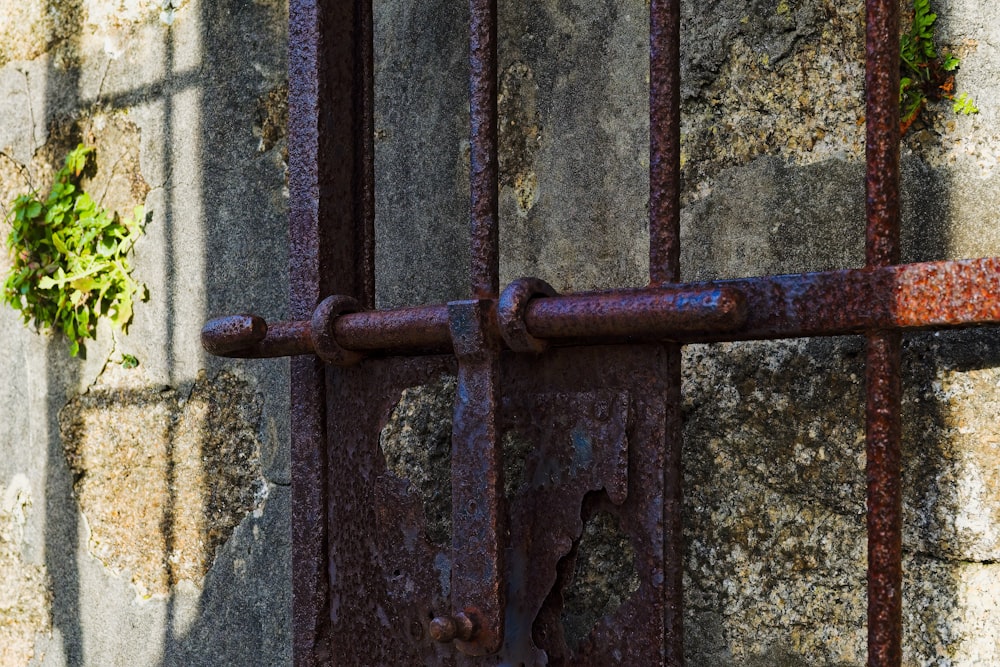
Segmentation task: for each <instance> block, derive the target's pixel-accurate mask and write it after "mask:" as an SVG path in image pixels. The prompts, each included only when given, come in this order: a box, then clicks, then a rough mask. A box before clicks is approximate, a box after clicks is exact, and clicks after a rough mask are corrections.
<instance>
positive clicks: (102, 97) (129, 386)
mask: <svg viewBox="0 0 1000 667" xmlns="http://www.w3.org/2000/svg"><path fill="white" fill-rule="evenodd" d="M7 4H8V5H10V6H7V5H5V6H4V8H3V9H2V10H0V151H2V152H3V154H2V155H0V201H2V202H3V203H4V205H7V203H8V202H9V201H10V199H11V197H12V196H13V195H14V194H16V193H19V192H23V191H25V189H26V188H27V187H29V186H30V187H35V188H39V189H41V188H44V187H46V184H47V179H48V180H51V176H52V173H53V172H54V170H55V169H56V168H58V166H59V164H60V161H61V159H62V157H63V156H64V155H65V153H66V151H67V150H68V149H69V148H70V147H72V146H73V145H75V144H76V142H78V141H80V140H86V141H87V142H88V143H90V144H92V145H94V146H96V147H97V170H96V172H95V173H94V174H93V175H92V176H91V177H90V180H89V181H88V186H87V187H88V188H89V189H90V190H91V191H93V192H102V193H105V194H104V201H105V203H106V205H107V206H109V207H111V208H114V209H116V210H121V211H123V212H124V211H127V210H130V209H131V207H132V206H134V205H135V204H137V203H144V204H145V206H146V209H147V211H148V214H149V218H148V222H147V227H146V230H147V231H146V235H145V236H144V237H143V239H142V240H141V241H140V242H139V244H137V246H136V249H135V264H136V267H137V268H136V274H137V277H138V278H139V279H140V280H141V281H143V282H144V283H145V284H146V285H147V286H148V289H149V294H150V298H149V301H148V302H146V303H143V304H139V305H138V306H137V308H136V312H135V320H134V322H133V324H132V326H131V328H130V329H129V332H128V334H127V335H123V334H120V333H113V332H112V331H111V330H110V329H102V330H101V331H100V333H99V336H98V339H97V340H96V341H95V342H92V343H91V344H90V345H88V354H87V358H86V360H79V359H74V358H71V357H70V356H69V354H68V353H67V351H66V347H65V344H64V341H62V340H61V339H60V338H58V337H46V336H40V335H37V334H35V333H33V332H31V331H29V330H27V329H26V328H25V327H24V326H23V325H22V324H21V323H20V320H19V317H18V315H17V313H15V312H14V311H12V310H10V309H6V308H4V309H0V330H2V338H3V340H4V348H3V349H4V352H3V354H0V377H2V378H3V380H2V382H0V396H2V398H3V402H2V405H4V406H6V407H4V409H3V412H2V413H0V454H2V455H0V502H2V504H0V665H3V666H4V667H6V666H7V665H12V666H13V665H17V666H20V665H27V664H32V665H35V664H37V665H74V666H75V665H116V664H121V665H132V664H143V665H146V664H148V665H199V664H205V665H219V664H231V665H252V664H254V665H255V664H267V665H272V664H273V665H280V664H289V663H290V660H291V658H290V608H289V598H290V591H291V573H290V562H289V555H288V554H289V530H288V507H289V500H290V498H289V496H290V493H289V484H290V479H289V473H288V454H287V442H288V428H289V425H288V422H287V414H288V405H287V401H288V399H287V396H288V386H287V383H288V380H287V364H286V362H283V361H268V362H263V361H255V362H247V363H243V362H232V361H225V362H224V361H220V360H216V359H213V358H210V357H208V356H206V355H204V354H203V353H202V352H201V351H200V348H199V345H198V340H197V337H198V330H199V329H200V326H201V324H202V322H203V321H204V320H205V319H207V318H208V317H211V316H214V315H218V314H223V313H230V312H245V311H253V312H257V313H259V314H261V315H263V316H265V317H266V318H267V319H269V320H276V319H281V318H282V317H283V316H284V315H285V312H284V311H285V307H286V304H287V296H286V290H287V268H286V254H287V231H286V229H285V210H286V199H287V191H286V189H285V180H284V179H285V174H284V170H285V158H286V156H285V153H284V151H285V141H284V122H285V116H286V113H287V112H286V110H285V97H286V94H287V83H286V81H287V78H286V74H285V68H286V62H285V46H286V28H285V24H286V20H287V5H286V3H285V2H281V1H280V0H277V1H275V0H212V1H210V0H166V1H162V0H155V1H154V0H25V1H23V2H19V3H7ZM499 4H500V18H501V29H500V37H501V39H500V99H499V105H500V113H501V121H502V127H501V137H500V139H501V147H502V155H501V172H502V173H501V241H502V250H503V253H502V265H501V274H502V282H504V283H506V282H508V281H509V280H511V279H513V278H516V277H519V276H524V275H533V276H538V277H541V278H544V279H545V280H547V281H549V282H550V283H551V284H553V285H554V286H555V287H556V288H557V289H558V290H561V291H569V290H580V289H589V288H599V287H615V286H628V285H640V284H643V283H644V282H645V274H646V252H647V251H646V244H647V239H648V228H647V222H646V217H647V213H646V191H647V183H648V181H647V177H646V172H647V169H648V157H647V149H646V145H647V140H648V128H647V121H646V118H647V101H646V92H645V91H646V89H647V69H646V67H647V65H646V57H647V56H646V53H647V36H646V30H647V25H648V5H647V3H646V2H644V1H643V0H617V1H612V0H591V1H589V2H566V1H563V0H511V1H509V2H503V1H501V2H500V3H499ZM375 6H376V45H375V57H376V61H377V63H376V65H377V67H376V78H377V81H376V84H377V85H376V107H377V114H376V123H375V139H376V178H377V219H376V226H377V235H378V246H377V256H376V261H377V267H378V272H377V281H378V301H379V305H380V306H383V307H390V306H398V305H403V304H410V303H421V302H425V301H442V300H447V299H452V298H461V297H463V296H464V295H465V293H466V289H467V288H466V283H467V275H466V274H467V265H468V262H467V250H466V247H467V238H468V231H467V217H468V203H467V201H468V197H467V190H468V137H467V127H468V108H467V101H466V100H467V98H466V47H467V38H466V37H465V34H466V33H465V30H466V28H465V25H466V21H467V11H468V10H467V8H466V5H465V3H462V2H458V3H456V2H451V1H450V0H449V1H447V2H446V1H445V0H428V1H427V2H422V3H406V2H390V3H376V5H375ZM682 6H683V21H684V29H685V33H684V42H683V61H682V75H683V80H684V84H683V104H684V119H683V127H682V131H683V160H684V163H683V164H684V192H683V201H684V204H685V208H684V214H683V229H682V234H683V242H682V243H683V245H682V247H683V257H682V262H683V269H682V270H683V273H684V277H685V279H696V278H698V279H700V278H711V277H738V276H744V275H760V274H766V273H781V272H791V271H802V270H817V269H829V268H839V267H847V266H858V265H860V264H861V263H862V261H863V222H862V220H863V210H864V192H863V164H862V160H863V146H862V143H863V123H862V121H863V104H862V94H863V90H862V86H863V61H862V53H863V41H862V20H863V15H862V3H861V2H860V1H859V0H847V1H846V2H833V1H832V0H780V1H779V0H768V1H765V0H754V1H752V2H751V1H749V0H743V1H737V0H720V1H718V2H712V3H694V2H683V3H682ZM934 9H935V11H936V12H937V13H938V15H939V17H940V18H939V20H938V30H937V32H938V35H939V37H940V40H941V42H942V43H943V44H946V45H948V46H949V47H950V48H951V49H952V50H954V51H955V52H956V53H957V54H958V55H959V56H961V58H962V66H961V69H960V70H959V72H958V75H957V80H956V85H957V88H958V89H959V90H962V91H966V92H968V93H969V94H971V95H972V97H973V98H974V99H975V100H976V102H977V104H978V106H979V108H980V110H981V111H980V113H979V114H978V115H974V116H958V115H955V114H953V113H952V112H951V110H950V108H949V107H950V105H949V104H947V102H938V103H934V104H931V105H930V106H929V107H928V108H927V109H926V110H925V112H924V114H923V117H922V120H921V121H918V123H917V124H915V125H914V126H913V127H912V128H911V129H910V131H909V133H908V134H907V136H906V138H905V140H904V147H903V163H904V230H903V235H904V246H903V252H904V256H905V259H906V260H907V261H916V260H929V259H942V258H960V257H975V256H984V255H998V254H1000V224H997V223H996V222H994V221H993V218H992V216H991V214H992V213H993V212H994V211H995V209H996V202H997V201H998V199H1000V173H998V169H997V166H998V165H997V161H998V157H1000V133H998V132H997V131H996V130H995V128H996V127H1000V123H998V120H1000V96H998V95H997V93H996V92H994V91H993V90H991V88H990V85H989V84H990V82H991V81H994V80H996V79H997V77H998V74H1000V53H998V51H997V47H996V44H998V43H1000V12H998V10H996V9H994V8H993V7H992V5H987V4H986V3H979V2H975V1H973V0H935V1H934ZM906 340H907V343H906V348H905V352H904V368H905V371H904V386H905V387H906V394H905V398H904V403H905V405H904V424H905V434H904V437H905V444H904V447H905V451H906V464H905V466H906V468H905V488H906V528H905V536H904V550H905V568H906V589H905V593H904V594H905V610H906V611H905V623H906V636H905V640H904V643H905V647H906V648H905V659H904V662H905V664H906V665H908V666H909V665H953V666H956V667H957V666H965V665H974V664H994V663H1000V630H998V628H1000V604H998V603H997V602H996V599H998V598H1000V570H998V569H997V568H998V566H997V565H996V564H995V563H996V561H997V559H998V553H1000V530H998V526H1000V479H997V472H996V470H998V469H1000V465H998V464H1000V460H998V459H1000V444H998V443H1000V388H998V387H1000V370H998V369H1000V343H998V342H997V340H998V339H997V337H996V334H995V333H993V332H990V331H965V332H955V333H947V334H944V333H942V334H918V335H911V336H908V337H907V339H906ZM126 355H132V356H134V357H136V358H137V359H138V360H139V365H138V366H137V367H134V368H126V366H128V365H130V364H127V363H122V362H123V361H125V360H126V359H127V358H128V357H127V356H126ZM862 357H863V355H862V344H861V341H860V340H858V339H855V338H836V339H826V340H811V341H806V340H793V341H784V342H771V343H740V344H729V345H711V346H689V347H687V348H685V356H684V368H685V375H684V407H685V411H686V419H687V421H686V427H685V451H684V457H685V459H684V460H685V482H686V493H687V500H686V512H685V525H686V531H687V532H686V539H687V545H686V548H687V567H686V576H685V585H686V595H687V605H688V612H687V622H686V643H687V653H688V656H689V664H692V665H699V666H706V667H715V666H720V667H721V666H723V665H726V666H728V665H768V666H770V665H794V666H800V665H802V666H804V665H809V666H813V665H831V666H832V665H852V666H853V665H861V664H863V663H864V638H865V632H864V615H865V605H864V572H865V551H864V539H865V538H864V514H863V512H864V455H863V432H862V410H863V408H862V401H863V392H864V387H863V359H862ZM452 391H454V388H453V383H451V381H450V380H449V379H448V378H445V379H443V380H442V381H441V382H439V383H437V384H435V385H433V386H430V387H427V388H425V389H414V390H411V391H409V392H407V393H406V394H405V395H404V400H403V402H401V404H400V406H399V407H398V408H397V409H396V411H394V416H393V419H392V421H391V422H390V423H389V424H388V425H387V427H386V429H385V430H384V431H383V440H384V443H383V444H384V447H385V449H386V451H387V452H391V453H392V461H391V462H390V463H391V464H392V465H395V466H396V467H397V468H399V470H400V474H401V475H404V474H405V476H407V477H409V478H410V479H411V480H413V479H417V480H420V483H421V484H422V485H423V487H426V488H423V487H422V489H421V491H422V492H425V493H426V494H427V495H428V497H435V493H436V492H435V488H436V486H441V485H445V484H446V482H445V479H446V478H445V476H443V475H441V474H440V472H441V471H440V470H439V469H438V468H439V466H440V457H437V456H436V455H435V454H434V452H431V454H426V453H424V452H425V451H427V448H428V445H436V446H438V449H440V444H441V443H442V442H444V443H446V442H447V433H448V429H447V420H448V413H449V411H448V409H447V405H449V402H450V394H449V392H452ZM435 451H436V450H435ZM416 454H420V455H416ZM610 523H611V522H608V521H604V522H603V523H602V522H600V521H598V522H592V523H588V527H589V526H591V525H593V527H594V528H593V533H594V534H591V533H588V534H587V535H585V542H586V544H582V545H581V547H580V551H581V554H580V556H579V558H578V561H579V562H580V563H584V564H587V565H585V566H583V568H584V570H585V571H583V572H582V573H581V574H580V575H579V580H578V582H576V583H574V584H573V586H572V588H571V590H572V592H573V593H572V594H573V596H574V599H575V600H577V602H576V603H574V604H575V605H576V606H575V607H574V610H575V611H574V615H573V617H572V618H571V619H569V620H568V621H567V622H568V625H567V628H568V631H569V632H570V633H571V634H573V635H574V636H582V634H585V633H586V631H587V627H589V625H590V624H592V623H593V622H594V619H595V618H596V616H595V613H594V611H593V610H594V609H595V608H598V607H600V608H602V609H604V608H608V607H609V606H610V607H613V606H614V605H616V604H618V603H619V602H620V601H621V599H622V598H623V596H625V595H627V594H628V592H629V590H630V588H629V586H630V579H629V577H628V576H623V575H622V572H625V573H627V572H628V571H629V569H628V567H627V566H628V564H627V563H624V564H621V563H619V562H618V560H617V559H620V558H621V549H615V548H614V545H615V544H617V542H616V541H615V540H617V539H618V538H617V537H616V534H615V527H614V526H613V525H610ZM441 530H443V531H444V530H447V526H445V525H442V527H441ZM602 531H603V533H605V534H603V535H602V534H601V533H602ZM609 545H610V546H609ZM588 568H589V569H588ZM623 568H624V569H623Z"/></svg>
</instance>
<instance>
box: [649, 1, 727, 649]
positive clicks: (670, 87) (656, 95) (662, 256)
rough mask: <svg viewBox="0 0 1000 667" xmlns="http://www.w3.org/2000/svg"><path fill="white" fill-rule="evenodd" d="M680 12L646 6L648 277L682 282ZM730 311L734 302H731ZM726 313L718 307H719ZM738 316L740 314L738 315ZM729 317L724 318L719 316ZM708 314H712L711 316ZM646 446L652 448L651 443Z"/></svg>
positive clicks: (666, 445)
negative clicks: (647, 27) (647, 8)
mask: <svg viewBox="0 0 1000 667" xmlns="http://www.w3.org/2000/svg"><path fill="white" fill-rule="evenodd" d="M680 43H681V10H680V0H652V2H651V3H650V7H649V281H650V285H659V284H665V283H676V282H678V281H680V278H681V272H680V246H681V244H680V238H681V234H680V230H681V222H680V221H681V203H680V192H681V95H680V89H681V85H680V84H681V72H680V62H681V59H680ZM729 305H732V306H733V308H732V309H731V311H730V313H731V314H737V311H738V310H739V308H738V304H736V303H735V302H732V303H731V304H729ZM722 310H726V308H720V309H719V311H720V312H721V311H722ZM740 315H741V313H740ZM729 316H730V315H723V319H725V318H726V317H729ZM709 319H712V316H709ZM664 347H665V352H666V355H667V363H666V364H665V366H664V370H665V373H666V378H665V380H666V393H667V394H668V396H667V397H666V398H667V401H666V412H665V415H664V431H663V440H662V443H656V444H660V445H661V446H662V448H663V452H664V460H663V464H662V465H663V467H662V474H663V484H664V486H663V494H664V495H663V507H662V521H663V524H662V525H663V536H662V538H661V539H662V541H663V552H662V553H663V582H662V584H661V586H660V591H659V593H660V595H662V596H663V597H662V603H663V604H662V607H663V618H662V621H663V625H662V628H663V630H662V632H663V637H662V645H663V664H665V665H670V666H680V665H683V664H684V637H683V634H684V633H683V631H684V619H683V600H684V595H683V569H684V540H683V532H682V488H681V481H682V478H683V474H682V470H681V449H682V437H683V430H682V415H681V400H680V393H681V347H680V345H679V344H677V343H670V344H667V345H665V346H664ZM656 444H654V443H649V445H650V446H656Z"/></svg>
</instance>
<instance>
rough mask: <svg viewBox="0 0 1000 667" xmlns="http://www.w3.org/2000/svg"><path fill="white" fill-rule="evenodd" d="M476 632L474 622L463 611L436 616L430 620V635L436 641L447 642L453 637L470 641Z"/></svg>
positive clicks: (453, 638)
mask: <svg viewBox="0 0 1000 667" xmlns="http://www.w3.org/2000/svg"><path fill="white" fill-rule="evenodd" d="M475 634H476V623H475V621H473V620H472V618H471V617H469V616H468V615H467V614H465V613H463V612H458V613H457V614H455V615H454V616H448V615H445V616H438V617H437V618H435V619H434V620H432V621H431V627H430V635H431V639H433V640H434V641H436V642H441V643H447V642H450V641H453V640H455V639H460V640H462V641H466V642H467V641H470V640H471V639H472V638H473V636H475Z"/></svg>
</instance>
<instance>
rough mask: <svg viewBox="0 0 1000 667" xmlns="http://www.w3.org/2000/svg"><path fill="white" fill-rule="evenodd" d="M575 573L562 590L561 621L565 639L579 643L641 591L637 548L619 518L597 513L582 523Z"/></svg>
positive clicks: (570, 644)
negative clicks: (605, 618) (636, 564)
mask: <svg viewBox="0 0 1000 667" xmlns="http://www.w3.org/2000/svg"><path fill="white" fill-rule="evenodd" d="M571 560H572V562H573V572H572V574H571V575H570V578H569V581H568V584H567V586H566V588H565V590H564V591H563V605H564V606H563V610H562V623H563V628H564V630H565V632H566V642H567V644H569V646H570V647H573V646H578V645H579V644H580V643H581V642H582V641H583V640H584V639H586V638H587V635H588V634H590V631H591V629H593V627H594V626H595V625H596V624H597V622H598V621H599V620H600V619H601V618H602V617H604V616H607V615H609V614H613V613H614V612H615V611H616V610H617V609H618V607H619V606H621V604H622V602H624V601H625V600H627V599H628V597H629V596H630V595H631V594H632V593H635V592H636V591H637V590H639V575H638V574H637V572H636V569H635V550H634V549H632V545H631V544H630V543H629V541H628V537H627V536H626V535H625V534H624V533H623V532H622V531H621V530H619V529H618V526H617V520H616V519H615V518H614V517H613V516H611V515H610V514H608V513H607V512H597V513H595V514H594V515H593V516H591V517H590V518H589V519H588V520H587V521H586V522H585V523H584V524H583V534H582V535H581V536H580V541H579V542H578V543H577V545H576V549H575V550H574V552H573V554H572V559H571Z"/></svg>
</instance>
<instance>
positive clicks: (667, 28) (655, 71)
mask: <svg viewBox="0 0 1000 667" xmlns="http://www.w3.org/2000/svg"><path fill="white" fill-rule="evenodd" d="M680 15H681V10H680V0H653V2H652V4H651V5H650V8H649V278H650V282H651V283H652V284H654V285H659V284H661V283H666V282H677V281H679V280H680V277H681V276H680V219H681V216H680V209H681V204H680V170H681V149H680V144H681V85H680V84H681V81H680V79H681V76H680V48H681V47H680V43H681V40H680V31H681V27H680V25H681V21H680Z"/></svg>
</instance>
